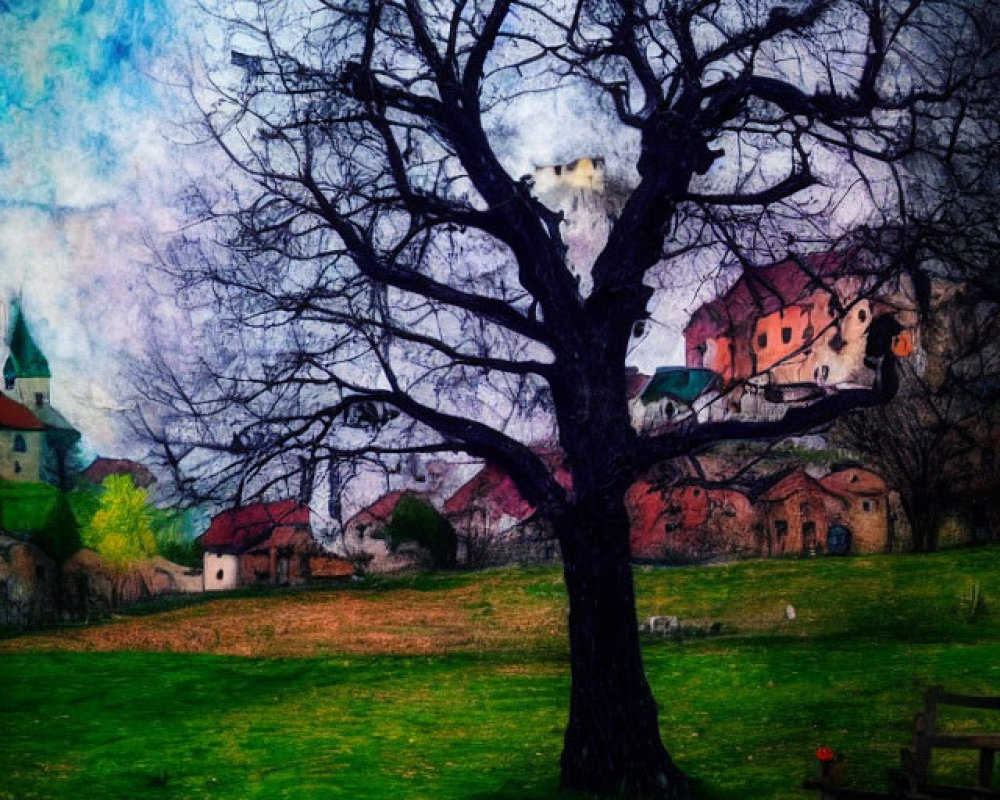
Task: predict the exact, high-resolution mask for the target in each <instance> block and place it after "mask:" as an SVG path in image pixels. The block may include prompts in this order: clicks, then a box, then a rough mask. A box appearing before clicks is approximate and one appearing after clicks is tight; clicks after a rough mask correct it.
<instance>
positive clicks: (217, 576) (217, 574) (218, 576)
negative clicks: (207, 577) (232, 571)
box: [215, 569, 225, 581]
mask: <svg viewBox="0 0 1000 800" xmlns="http://www.w3.org/2000/svg"><path fill="white" fill-rule="evenodd" d="M223 575H225V573H224V572H223V571H222V570H221V569H220V570H219V571H218V572H216V573H215V579H216V580H217V581H221V580H222V576H223Z"/></svg>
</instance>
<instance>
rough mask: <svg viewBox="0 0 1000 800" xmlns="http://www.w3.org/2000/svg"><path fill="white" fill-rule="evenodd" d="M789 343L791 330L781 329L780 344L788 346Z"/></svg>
mask: <svg viewBox="0 0 1000 800" xmlns="http://www.w3.org/2000/svg"><path fill="white" fill-rule="evenodd" d="M790 341H792V329H791V328H782V329H781V342H782V344H788V343H789V342H790Z"/></svg>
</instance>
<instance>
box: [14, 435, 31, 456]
mask: <svg viewBox="0 0 1000 800" xmlns="http://www.w3.org/2000/svg"><path fill="white" fill-rule="evenodd" d="M14 452H15V453H27V452H28V443H27V442H26V441H24V437H23V436H22V435H21V434H18V435H17V436H15V437H14Z"/></svg>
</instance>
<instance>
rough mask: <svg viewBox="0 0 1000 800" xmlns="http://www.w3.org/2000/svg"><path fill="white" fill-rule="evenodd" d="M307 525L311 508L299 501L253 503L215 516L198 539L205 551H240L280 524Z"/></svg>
mask: <svg viewBox="0 0 1000 800" xmlns="http://www.w3.org/2000/svg"><path fill="white" fill-rule="evenodd" d="M308 524H309V508H308V507H307V506H303V505H300V504H299V502H298V501H297V500H282V501H280V502H277V503H254V504H253V505H249V506H243V507H242V508H233V509H230V510H228V511H223V512H222V513H221V514H218V515H216V517H215V518H214V519H213V520H212V524H211V525H209V526H208V530H207V531H205V532H204V533H203V534H202V535H201V536H199V537H198V541H199V542H200V544H201V546H202V547H204V548H205V549H206V550H212V551H215V552H226V553H237V554H238V553H243V552H245V551H246V550H247V549H248V548H250V547H253V546H254V545H255V544H257V543H258V542H260V541H261V540H262V539H265V538H267V537H268V536H269V535H270V534H271V533H272V531H274V529H275V528H276V527H277V526H279V525H297V526H307V525H308Z"/></svg>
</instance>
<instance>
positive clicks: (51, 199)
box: [0, 0, 178, 455]
mask: <svg viewBox="0 0 1000 800" xmlns="http://www.w3.org/2000/svg"><path fill="white" fill-rule="evenodd" d="M171 2H172V0H0V299H2V300H4V301H9V299H10V297H11V296H13V295H15V294H18V293H19V294H20V295H21V297H22V300H23V307H24V309H25V313H26V315H27V317H28V321H29V324H30V327H31V329H32V331H33V333H34V335H35V338H36V340H37V341H38V343H39V344H40V346H41V347H42V348H43V350H44V351H45V353H46V354H47V356H48V358H49V361H50V365H51V368H52V373H53V383H52V395H53V404H54V405H55V406H56V407H57V408H59V409H60V410H61V411H62V412H63V413H64V414H65V415H66V416H67V417H69V419H70V420H71V421H73V422H74V423H75V424H76V425H77V426H78V427H79V428H80V429H81V430H82V431H83V432H84V436H85V444H86V445H87V447H88V449H90V450H91V451H100V452H102V453H106V454H109V455H116V454H118V453H119V452H120V451H122V450H130V449H132V450H134V448H135V444H134V443H133V442H131V441H130V437H129V436H128V435H127V433H126V431H125V429H124V427H123V425H122V424H121V420H120V415H118V414H117V413H114V412H116V411H117V410H119V409H121V408H122V407H123V404H124V402H125V399H126V398H127V396H128V392H127V391H126V390H125V389H126V378H125V375H124V371H125V366H126V365H127V363H128V360H129V358H130V357H131V356H133V355H135V354H137V353H138V352H140V351H141V344H142V341H143V339H144V332H145V330H146V329H147V327H148V322H149V315H150V313H151V312H153V313H155V310H156V304H155V303H154V302H151V299H150V293H151V290H150V287H149V281H148V280H147V278H148V275H149V265H150V261H151V253H150V251H149V249H148V247H147V246H146V244H145V242H146V240H147V239H148V237H149V235H150V232H155V231H157V230H164V229H168V228H169V227H170V226H172V225H175V224H176V219H175V217H174V214H173V212H172V211H171V202H170V199H171V196H172V194H173V192H174V191H175V190H176V181H177V180H178V175H177V172H176V170H175V169H174V168H173V167H174V162H175V158H176V155H175V153H174V151H175V147H174V145H173V144H172V142H171V138H170V136H171V132H170V124H169V123H170V121H171V119H172V118H173V117H174V115H175V114H176V109H175V108H174V107H173V106H174V104H175V103H176V100H175V99H174V97H173V96H172V95H171V93H170V92H167V91H164V88H165V87H164V85H163V83H162V81H161V80H157V79H154V78H153V75H157V74H162V69H161V67H162V65H163V64H164V63H165V62H166V59H167V58H168V57H169V56H170V55H171V53H172V48H173V47H174V46H175V45H176V44H177V42H178V26H177V22H178V17H177V14H176V9H175V8H173V7H171ZM4 304H5V305H6V302H5V303H4ZM133 454H134V453H133Z"/></svg>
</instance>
